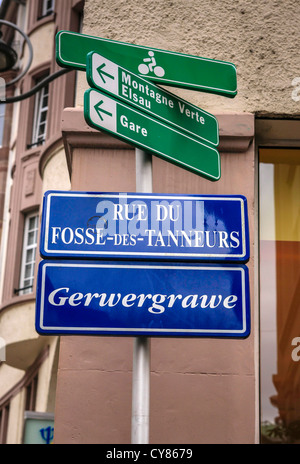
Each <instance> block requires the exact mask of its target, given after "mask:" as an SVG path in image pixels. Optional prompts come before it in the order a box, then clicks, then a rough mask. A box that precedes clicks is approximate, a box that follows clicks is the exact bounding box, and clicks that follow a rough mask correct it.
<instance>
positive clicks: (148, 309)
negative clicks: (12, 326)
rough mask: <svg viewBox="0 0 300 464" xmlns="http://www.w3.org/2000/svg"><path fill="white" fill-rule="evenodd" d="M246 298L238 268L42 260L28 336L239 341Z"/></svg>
mask: <svg viewBox="0 0 300 464" xmlns="http://www.w3.org/2000/svg"><path fill="white" fill-rule="evenodd" d="M249 299H250V298H249V280H248V269H247V267H246V266H245V265H229V264H227V265H226V264H221V265H216V264H210V265H209V264H207V265H205V264H201V265H200V264H196V265H188V264H181V265H179V264H171V265H170V264H166V263H157V262H156V263H154V262H152V263H151V262H138V263H137V262H126V261H125V262H104V261H103V262H101V261H70V260H69V261H51V260H50V261H47V260H45V261H41V263H40V265H39V272H38V285H37V312H36V330H37V332H38V333H40V334H43V335H46V334H58V335H60V334H70V335H76V334H77V335H79V334H81V335H120V336H121V335H123V336H163V337H166V336H173V337H226V338H229V337H230V338H245V337H247V336H248V335H249V334H250V304H249Z"/></svg>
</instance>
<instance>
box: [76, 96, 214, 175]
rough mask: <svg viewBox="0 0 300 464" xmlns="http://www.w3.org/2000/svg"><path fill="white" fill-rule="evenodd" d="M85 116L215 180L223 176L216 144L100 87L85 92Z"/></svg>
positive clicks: (141, 146) (102, 126)
mask: <svg viewBox="0 0 300 464" xmlns="http://www.w3.org/2000/svg"><path fill="white" fill-rule="evenodd" d="M84 116H85V120H86V122H87V123H88V124H89V125H90V126H92V127H94V128H96V129H100V130H104V131H106V132H109V133H110V134H111V135H113V136H114V137H116V138H119V139H121V140H124V141H125V142H128V143H129V144H132V145H134V146H135V147H137V148H140V149H142V150H145V151H149V152H151V153H153V154H154V155H156V156H158V157H160V158H162V159H164V160H165V161H168V162H170V163H173V164H176V165H177V166H180V167H182V168H184V169H187V170H189V171H191V172H193V173H195V174H198V175H200V176H202V177H205V178H207V179H209V180H212V181H216V180H219V179H220V176H221V169H220V155H219V152H218V151H217V150H216V149H215V148H213V147H210V146H207V145H205V144H203V143H201V142H200V141H198V140H196V139H194V138H191V137H189V136H188V135H187V134H185V133H182V132H180V131H178V130H176V129H175V128H173V127H171V126H169V125H167V124H165V123H163V122H160V121H159V120H157V119H156V118H152V117H151V116H148V115H147V114H145V113H143V112H141V111H138V110H136V109H134V108H132V107H129V106H128V105H124V104H123V103H121V102H120V101H118V100H117V99H114V98H112V97H108V96H107V95H105V94H103V93H102V92H99V91H98V90H94V89H89V90H87V91H86V92H85V95H84Z"/></svg>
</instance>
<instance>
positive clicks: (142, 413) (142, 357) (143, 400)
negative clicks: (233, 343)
mask: <svg viewBox="0 0 300 464" xmlns="http://www.w3.org/2000/svg"><path fill="white" fill-rule="evenodd" d="M135 163H136V171H135V172H136V191H137V192H143V193H152V156H151V155H150V154H149V153H147V152H145V151H142V150H139V149H138V148H136V149H135ZM150 361H151V344H150V338H147V337H136V338H135V339H134V346H133V365H132V412H131V443H132V444H148V443H149V422H150V364H151V362H150Z"/></svg>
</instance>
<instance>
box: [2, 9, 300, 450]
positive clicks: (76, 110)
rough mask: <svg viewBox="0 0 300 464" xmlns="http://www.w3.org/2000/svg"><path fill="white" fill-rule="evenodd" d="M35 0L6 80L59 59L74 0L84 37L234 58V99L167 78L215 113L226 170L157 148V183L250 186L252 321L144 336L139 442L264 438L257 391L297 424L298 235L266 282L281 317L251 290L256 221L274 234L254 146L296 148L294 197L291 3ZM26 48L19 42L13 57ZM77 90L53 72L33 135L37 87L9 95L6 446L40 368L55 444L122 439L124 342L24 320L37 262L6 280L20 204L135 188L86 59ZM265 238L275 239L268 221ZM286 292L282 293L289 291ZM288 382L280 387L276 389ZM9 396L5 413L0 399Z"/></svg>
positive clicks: (12, 266) (128, 397)
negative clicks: (243, 331) (93, 116)
mask: <svg viewBox="0 0 300 464" xmlns="http://www.w3.org/2000/svg"><path fill="white" fill-rule="evenodd" d="M40 6H41V2H39V1H37V0H35V1H32V2H27V6H26V8H25V7H24V10H23V12H21V11H20V10H19V13H18V14H19V16H18V18H19V21H20V20H21V19H20V18H21V17H22V14H23V16H24V18H25V19H24V18H23V21H25V22H23V24H24V23H25V24H27V33H28V35H29V36H30V38H31V39H32V43H33V47H34V50H35V54H34V61H33V64H32V67H31V69H30V71H29V73H28V75H27V76H25V77H24V79H23V81H22V85H21V86H17V88H16V93H18V92H21V93H22V92H23V93H25V92H26V91H28V90H29V89H30V88H32V86H33V81H34V78H35V77H39V76H41V75H43V73H44V71H46V70H49V69H50V72H54V71H56V70H58V69H59V68H58V66H57V64H56V63H55V50H54V34H55V32H56V31H58V30H62V29H66V30H74V31H76V30H79V13H80V11H81V8H83V13H84V15H83V23H82V27H83V28H82V32H83V33H85V34H88V35H92V36H97V37H103V38H108V39H112V40H118V41H123V42H128V43H134V44H139V45H145V46H148V47H153V48H159V49H165V50H172V51H175V52H179V53H185V54H192V55H197V56H201V57H206V58H211V59H216V60H224V61H229V62H232V63H234V64H235V65H236V68H237V78H238V94H237V96H236V97H235V98H233V99H230V98H226V97H221V96H218V95H213V94H208V93H207V94H206V93H203V92H198V91H195V90H185V89H179V88H176V87H166V88H167V89H168V90H169V91H170V92H173V93H174V94H176V95H178V96H180V97H181V98H184V99H185V100H188V101H190V102H191V103H193V104H195V105H197V106H199V107H200V108H202V109H204V110H205V111H208V112H210V113H212V114H213V115H215V116H216V118H217V119H218V123H219V132H220V144H219V148H218V149H219V151H220V155H221V179H220V180H219V181H218V182H210V181H208V180H205V179H203V178H201V177H199V176H197V175H195V174H192V173H190V172H187V171H184V170H183V169H181V168H179V167H176V166H174V165H172V164H170V163H167V162H165V161H162V160H161V159H159V158H157V157H155V156H153V157H152V170H153V185H152V189H153V192H154V193H180V194H241V195H245V196H246V197H247V200H248V208H249V228H250V253H251V257H250V260H249V262H248V263H247V266H248V268H249V274H250V299H251V334H250V336H249V337H248V338H247V339H245V340H222V339H209V338H207V339H176V338H161V339H159V338H153V339H151V374H150V433H149V443H158V444H159V443H165V444H166V443H167V444H184V443H188V444H201V443H212V444H215V443H225V444H239V443H242V444H254V443H259V442H260V441H261V437H260V423H261V421H263V418H264V417H265V416H264V415H263V414H262V412H261V408H260V404H264V402H265V401H266V402H267V403H268V405H269V403H272V407H275V409H276V411H275V413H274V414H275V416H276V417H277V419H276V420H277V422H276V424H277V425H282V423H283V424H284V426H285V427H287V426H288V425H289V424H290V423H292V421H293V423H294V422H295V423H296V422H297V421H299V420H300V411H299V410H298V409H299V408H298V406H299V400H297V398H298V396H299V395H298V393H299V386H298V385H299V366H300V363H297V359H296V358H297V357H295V356H294V359H293V358H292V357H291V352H292V348H291V342H292V340H295V339H296V338H297V337H300V327H299V328H297V321H298V320H299V318H297V317H295V314H296V313H297V308H299V293H297V282H298V281H297V279H298V277H297V276H298V275H299V265H298V264H299V259H298V257H297V256H298V255H297V253H298V251H297V250H298V248H297V246H295V244H293V246H290V244H289V245H288V247H290V248H288V247H286V248H284V246H283V247H282V248H280V250H281V249H282V250H283V251H280V253H281V254H280V256H281V258H280V259H285V258H284V256H285V253H286V251H285V250H289V249H293V250H296V251H295V252H294V253H295V256H296V258H295V260H294V261H293V266H294V267H293V269H294V270H295V272H293V276H292V273H291V274H286V279H282V276H281V274H280V272H279V271H278V273H277V284H276V285H277V294H278V295H280V297H281V299H282V300H283V301H288V307H289V311H287V315H284V311H285V309H284V304H283V303H282V302H281V303H280V304H279V303H277V306H276V304H271V302H270V300H271V298H266V303H265V302H264V301H265V300H261V293H262V290H263V291H264V289H265V287H264V285H265V284H264V279H263V280H261V279H260V269H261V261H260V246H259V244H260V242H259V239H260V234H259V232H260V231H261V240H269V239H270V237H271V235H270V228H268V227H266V228H264V229H262V228H261V222H263V221H262V220H261V218H260V190H259V186H260V182H261V178H262V177H261V176H260V170H259V169H260V159H262V160H265V159H267V158H266V157H265V158H263V156H261V158H260V152H261V151H262V149H263V148H268V149H271V150H277V149H279V148H284V149H285V150H286V151H285V152H284V154H282V156H283V158H280V160H281V161H280V163H281V164H282V163H283V164H284V163H285V162H287V161H286V160H288V159H290V158H292V161H291V163H290V164H289V168H288V173H289V175H288V176H287V183H290V184H291V190H290V191H291V192H292V193H290V191H289V190H288V191H285V193H286V194H287V193H288V194H287V196H286V197H285V198H287V199H289V198H290V197H289V196H288V195H291V198H296V196H297V193H298V192H299V189H298V187H297V179H298V178H299V177H298V169H299V164H300V160H299V156H298V155H299V150H296V151H295V149H299V147H300V121H299V116H300V77H299V76H300V61H299V58H298V55H299V53H298V49H299V43H300V40H299V39H300V37H299V35H300V32H299V20H300V7H299V5H298V2H297V1H296V0H288V1H286V2H279V1H277V0H271V1H269V2H259V1H252V2H249V1H247V0H241V1H236V2H232V1H229V0H223V1H221V0H218V1H215V2H211V1H208V0H205V1H203V2H198V1H196V0H188V1H184V0H175V1H158V0H155V1H150V0H139V1H123V0H110V1H107V0H101V1H100V0H96V1H94V0H93V1H92V0H86V1H85V2H84V6H83V2H76V1H75V0H68V1H66V2H65V1H62V0H56V2H55V7H54V9H55V13H56V14H55V15H54V14H52V15H50V16H47V17H45V18H42V19H38V20H37V18H38V16H37V14H38V11H39V8H40ZM10 13H11V15H12V16H11V19H14V20H15V21H16V20H17V17H16V16H14V15H15V12H14V11H13V10H7V12H6V18H7V19H9V14H10ZM21 13H22V14H21ZM49 44H51V46H49ZM26 56H27V50H26V47H25V50H24V59H25V58H26ZM74 88H75V73H74V72H71V73H70V74H66V75H64V76H62V77H60V78H58V79H57V80H55V81H53V84H51V87H50V92H49V95H50V97H49V109H48V128H47V134H46V138H45V140H44V142H43V143H42V144H41V145H37V146H29V145H30V143H29V139H30V133H31V132H30V130H31V129H32V127H31V128H30V124H29V123H28V124H24V120H25V121H27V120H28V121H29V120H30V119H31V118H32V117H33V112H34V108H33V103H32V99H26V100H24V102H22V103H16V104H14V106H13V114H12V115H11V116H10V118H11V120H10V126H12V128H13V130H12V132H11V134H10V138H9V140H8V141H7V144H6V146H5V147H2V148H1V149H0V162H1V161H2V160H4V161H2V165H3V166H5V170H6V171H7V170H8V169H9V167H10V168H12V177H10V172H8V177H7V179H8V180H7V181H6V182H5V185H10V183H11V184H12V188H11V191H10V189H9V188H6V190H5V189H2V191H1V192H0V194H2V195H3V199H5V201H6V203H5V205H6V206H5V207H4V206H3V218H2V219H3V228H2V248H1V253H2V254H1V263H0V265H1V269H0V272H1V275H0V288H1V296H0V337H2V338H3V339H4V340H5V342H6V362H4V363H2V364H1V365H0V378H1V382H0V384H1V387H0V408H1V411H2V434H3V428H4V426H3V423H4V420H3V417H4V413H5V414H7V415H8V413H9V415H8V422H7V424H6V435H7V436H6V441H7V442H8V443H21V442H22V427H23V412H24V409H25V410H26V403H27V401H28V398H26V395H27V396H28V386H29V385H31V383H32V381H33V379H35V378H36V374H37V372H38V373H39V375H38V386H37V389H36V390H37V391H36V397H35V407H34V409H35V410H36V411H38V412H47V413H54V415H55V425H54V429H55V436H54V442H55V443H57V444H60V443H66V444H80V443H104V444H114V443H115V444H117V443H121V444H123V443H124V444H128V443H130V442H131V413H132V411H131V402H132V370H133V362H132V358H133V339H132V338H123V337H78V336H61V337H45V336H39V335H38V334H37V333H36V332H35V329H34V315H35V285H36V270H37V268H36V267H35V273H34V283H33V287H32V288H31V289H30V292H29V293H26V294H21V293H22V292H21V293H20V292H19V293H18V292H17V293H16V292H14V289H18V288H19V276H20V269H21V255H22V246H23V245H22V239H20V237H23V228H24V224H25V216H26V214H27V213H28V212H31V211H39V212H40V211H41V201H42V194H43V192H45V191H47V190H50V189H59V190H69V189H71V190H81V191H106V192H111V191H114V192H116V191H120V192H126V191H128V192H134V191H137V186H136V164H135V162H136V158H135V156H136V155H135V150H134V147H132V146H129V145H127V144H125V143H124V142H121V141H118V140H117V139H114V138H112V137H111V136H109V135H107V134H105V133H104V132H100V131H96V130H94V129H92V128H90V127H89V126H88V125H87V123H86V122H85V120H84V116H83V94H84V91H85V90H86V89H87V88H88V84H87V81H86V77H85V73H84V72H78V73H77V79H76V91H75V93H74ZM291 151H292V152H293V153H292V157H290V153H291ZM276 153H277V152H276ZM5 157H6V158H5ZM275 158H276V156H274V152H272V153H271V155H270V158H269V159H270V160H271V161H269V159H268V161H267V163H270V162H272V163H275V164H276V160H275V161H274V159H275ZM282 159H283V161H282ZM263 162H265V161H263ZM272 166H273V165H272ZM290 166H294V168H291V167H290ZM293 170H294V171H295V172H294V171H293ZM293 172H294V175H293ZM0 175H2V171H0ZM5 175H6V172H5ZM275 184H276V186H277V187H276V188H278V189H279V188H281V189H283V188H285V187H283V184H284V183H283V182H279V181H277V183H276V182H275V183H274V185H275ZM261 188H263V186H261ZM278 191H279V190H278ZM280 191H282V190H280ZM5 192H6V195H4V194H5ZM8 195H9V196H8ZM287 201H290V200H287ZM296 203H297V202H296ZM3 204H4V202H3ZM275 205H277V203H276V201H275ZM0 206H1V205H0ZM276 207H277V206H276ZM267 210H268V208H266V211H267ZM0 211H1V208H0ZM264 211H265V210H264ZM290 211H291V212H290V215H293V218H294V222H293V224H294V225H293V227H294V230H297V228H299V217H300V213H299V209H298V210H297V207H296V206H295V208H294V209H292V208H290ZM282 217H284V218H285V219H284V220H279V219H277V223H278V222H280V226H281V224H282V223H284V222H285V223H286V222H287V219H286V218H287V217H290V216H289V211H286V215H283V216H282ZM0 219H1V218H0ZM278 227H279V226H278ZM274 230H275V229H274ZM282 237H283V238H282ZM288 237H289V238H288V241H289V242H295V243H299V238H298V235H297V234H296V233H293V234H289V236H288ZM272 240H273V241H276V233H273V235H272ZM277 242H278V243H277ZM277 242H276V244H277V250H278V249H279V248H278V246H279V245H280V244H281V245H282V242H285V234H284V233H282V232H281V235H280V238H279V239H278V240H277ZM279 242H280V243H279ZM283 245H285V243H284V244H283ZM264 250H265V248H264ZM278 253H279V252H278V251H277V256H279V255H278ZM263 256H267V254H266V255H265V254H264V255H263ZM37 258H38V256H37ZM293 259H294V258H293ZM36 262H38V259H37V260H36ZM280 263H281V261H280ZM36 264H37V263H36ZM282 266H284V265H282ZM288 268H289V266H287V268H284V267H282V269H288ZM263 272H265V271H263ZM285 272H288V270H287V271H285ZM264 277H267V276H264ZM274 279H275V280H276V278H275V277H274ZM293 279H294V280H293ZM283 280H289V283H290V287H289V290H286V287H284V288H283V287H280V291H279V286H280V282H279V281H283ZM261 283H262V286H263V288H262V289H261V286H260V284H261ZM294 283H295V284H294ZM266 285H268V283H266ZM298 288H299V287H298ZM287 291H288V292H291V293H292V294H293V297H291V298H289V299H288V300H286V299H285V296H286V292H287ZM273 293H276V292H275V291H274V289H273V290H271V288H270V287H267V290H266V294H267V296H270V295H271V294H272V295H273ZM261 301H263V303H261ZM276 307H277V320H278V324H279V326H280V324H283V325H284V327H283V326H280V329H278V330H277V335H278V344H277V345H276V346H275V345H274V346H275V351H276V350H278V353H277V359H278V363H277V365H276V364H274V366H273V365H272V368H271V369H272V371H271V374H270V377H271V375H272V376H273V377H272V378H273V381H272V382H273V383H272V385H273V388H276V395H275V394H272V395H271V394H270V395H269V397H270V398H269V397H268V393H266V395H265V396H266V398H265V399H262V395H263V393H262V391H263V387H262V388H260V387H261V385H263V383H264V382H263V380H262V377H263V372H260V365H261V356H262V355H261V352H262V351H263V350H262V346H263V342H264V340H265V338H264V337H265V332H264V330H261V329H260V325H261V321H262V315H264V314H265V313H264V312H265V311H266V310H267V311H268V312H272V311H275V309H276ZM263 317H264V316H263ZM294 320H295V321H296V324H294V326H293V323H292V321H294ZM292 326H293V331H292V330H291V327H292ZM298 329H299V330H298ZM297 331H298V332H297ZM266 332H268V330H266ZM284 334H285V335H284ZM293 346H295V342H294V345H293ZM267 359H269V358H267ZM272 359H273V358H272ZM295 359H296V361H295ZM2 379H3V381H2ZM290 385H292V387H291V388H289V387H290ZM268 391H269V390H268ZM288 391H289V392H291V393H289V394H287V393H286V392H288ZM7 405H9V411H8V410H6V409H5V408H6V406H7ZM295 405H296V406H295ZM292 407H293V408H294V409H293V411H294V412H293V414H292V415H291V414H290V412H289V411H290V410H291V408H292ZM262 409H263V407H262ZM3 411H4V412H3ZM5 411H6V412H5ZM0 431H1V428H0ZM0 435H1V434H0ZM299 438H300V437H299ZM293 439H294V440H296V441H297V439H298V438H297V437H296V438H295V437H294V436H293Z"/></svg>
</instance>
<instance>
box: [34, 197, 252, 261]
mask: <svg viewBox="0 0 300 464" xmlns="http://www.w3.org/2000/svg"><path fill="white" fill-rule="evenodd" d="M40 253H41V255H42V256H43V257H46V258H57V257H61V258H82V259H87V258H129V259H149V258H150V259H160V260H161V259H163V260H191V259H193V260H198V261H229V262H236V261H238V262H246V261H248V259H249V231H248V212H247V200H246V198H245V197H244V196H242V195H219V196H218V195H175V194H148V193H96V192H94V193H93V192H62V191H48V192H46V193H45V195H44V202H43V214H42V226H41V241H40Z"/></svg>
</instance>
